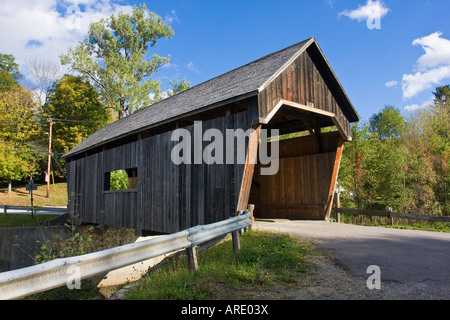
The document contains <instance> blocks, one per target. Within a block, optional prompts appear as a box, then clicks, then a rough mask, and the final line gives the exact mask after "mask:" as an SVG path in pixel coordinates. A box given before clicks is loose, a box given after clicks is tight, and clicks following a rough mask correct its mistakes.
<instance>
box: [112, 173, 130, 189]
mask: <svg viewBox="0 0 450 320" xmlns="http://www.w3.org/2000/svg"><path fill="white" fill-rule="evenodd" d="M110 175H111V176H110V190H126V189H128V188H129V183H128V174H127V172H126V171H125V170H117V171H112V172H111V173H110Z"/></svg>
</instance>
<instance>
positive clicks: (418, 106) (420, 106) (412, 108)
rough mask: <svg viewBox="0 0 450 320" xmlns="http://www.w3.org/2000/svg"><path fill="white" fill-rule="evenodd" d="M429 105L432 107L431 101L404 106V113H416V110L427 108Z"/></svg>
mask: <svg viewBox="0 0 450 320" xmlns="http://www.w3.org/2000/svg"><path fill="white" fill-rule="evenodd" d="M431 105H433V100H429V101H425V102H424V103H422V104H411V105H408V106H405V108H404V109H405V110H406V111H411V112H414V111H417V110H421V109H425V108H428V107H429V106H431Z"/></svg>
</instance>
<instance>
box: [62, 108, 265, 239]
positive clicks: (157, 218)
mask: <svg viewBox="0 0 450 320" xmlns="http://www.w3.org/2000/svg"><path fill="white" fill-rule="evenodd" d="M257 113H258V111H257V104H256V99H255V100H254V103H253V104H251V105H250V106H249V107H248V109H247V110H245V111H242V112H238V113H231V114H228V115H227V116H225V117H218V118H215V119H210V120H204V121H203V122H202V130H203V132H202V136H203V133H204V132H205V131H206V130H208V129H211V128H213V129H218V130H220V131H221V132H222V133H223V137H224V138H225V137H226V134H225V130H226V129H233V130H234V129H237V128H240V129H243V130H244V131H246V130H247V129H250V128H251V125H252V122H254V120H255V119H257ZM184 129H186V130H188V131H189V132H190V133H191V137H192V141H191V143H192V148H191V149H192V153H193V152H194V150H195V148H198V147H199V146H195V145H194V143H195V139H194V125H193V124H192V125H189V126H186V127H184ZM171 136H172V131H167V132H163V133H160V134H156V135H153V136H149V137H146V138H142V139H137V141H134V142H130V143H126V144H124V145H119V146H115V147H111V148H109V149H104V150H103V151H100V152H98V153H95V154H93V155H86V156H85V157H79V158H76V159H71V160H70V161H68V162H67V164H66V168H67V174H68V181H69V184H68V193H69V196H70V195H71V194H72V192H74V193H76V194H77V196H76V197H75V198H74V199H73V200H72V201H71V202H70V203H69V210H70V212H72V213H79V214H80V219H79V220H80V222H81V223H95V224H100V225H102V226H105V225H107V226H116V227H126V228H134V229H136V231H137V233H138V234H140V233H141V232H142V231H143V230H144V231H151V232H157V233H173V232H177V231H180V230H183V229H186V228H188V227H192V226H195V225H199V224H207V223H212V222H216V221H219V220H223V219H226V218H229V217H230V216H232V215H234V214H235V212H236V210H237V203H238V200H239V193H240V186H241V182H242V176H243V172H244V167H245V164H243V163H240V164H239V163H237V162H236V161H235V163H234V164H228V165H227V164H211V165H208V164H205V163H203V164H180V165H176V164H174V163H173V162H172V159H171V152H172V149H173V147H174V146H175V145H176V144H178V143H179V142H177V141H172V140H171ZM225 142H226V141H225V140H224V150H223V155H224V161H225V155H226V152H225V149H227V152H230V151H231V150H228V146H227V145H226V144H225ZM210 143H211V142H210V141H202V142H201V144H202V145H201V146H200V148H201V151H202V152H203V150H204V148H205V147H206V146H207V145H209V144H210ZM247 147H248V140H246V144H245V149H247ZM236 148H237V144H235V150H234V151H236ZM235 154H236V153H235ZM193 160H194V159H193V154H192V163H194V161H193ZM202 161H203V160H202ZM128 168H137V172H138V188H137V190H120V191H105V190H104V189H105V173H106V172H111V171H115V170H120V169H128Z"/></svg>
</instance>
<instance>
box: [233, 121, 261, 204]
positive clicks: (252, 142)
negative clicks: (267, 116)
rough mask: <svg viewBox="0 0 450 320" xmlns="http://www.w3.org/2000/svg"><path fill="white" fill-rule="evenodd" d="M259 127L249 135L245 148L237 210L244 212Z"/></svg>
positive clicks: (255, 154)
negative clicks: (245, 153)
mask: <svg viewBox="0 0 450 320" xmlns="http://www.w3.org/2000/svg"><path fill="white" fill-rule="evenodd" d="M260 131H261V125H259V126H258V127H257V128H256V129H255V130H254V131H253V132H252V133H251V135H250V139H249V144H248V148H247V158H246V162H245V169H244V175H243V177H242V183H241V188H240V192H239V201H238V206H237V210H238V211H241V210H245V209H246V208H247V206H248V198H249V196H250V188H251V185H252V179H253V172H254V169H255V163H256V160H257V156H258V155H257V152H258V142H259V134H260Z"/></svg>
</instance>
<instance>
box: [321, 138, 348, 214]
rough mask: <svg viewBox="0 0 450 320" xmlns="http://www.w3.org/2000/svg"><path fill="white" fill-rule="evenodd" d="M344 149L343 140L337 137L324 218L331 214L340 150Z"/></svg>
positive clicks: (340, 155)
mask: <svg viewBox="0 0 450 320" xmlns="http://www.w3.org/2000/svg"><path fill="white" fill-rule="evenodd" d="M343 149H344V140H343V139H341V138H339V140H338V147H337V150H336V158H335V160H334V166H333V173H332V176H331V183H330V189H329V191H328V200H327V210H326V216H325V219H328V218H329V217H330V214H331V208H332V206H333V197H334V189H335V187H336V182H337V177H338V173H339V166H340V163H341V157H342V151H343Z"/></svg>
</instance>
